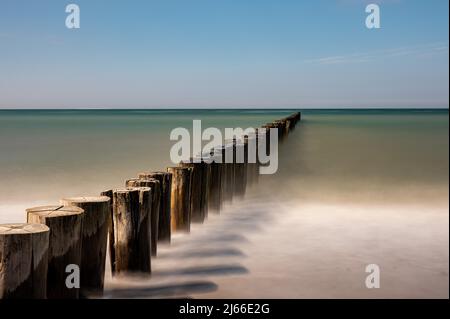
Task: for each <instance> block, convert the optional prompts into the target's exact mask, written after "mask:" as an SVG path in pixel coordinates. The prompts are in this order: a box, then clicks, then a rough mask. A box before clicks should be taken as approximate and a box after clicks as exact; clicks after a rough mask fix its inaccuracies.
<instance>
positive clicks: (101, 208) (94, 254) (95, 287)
mask: <svg viewBox="0 0 450 319" xmlns="http://www.w3.org/2000/svg"><path fill="white" fill-rule="evenodd" d="M60 203H61V205H64V206H76V207H79V208H81V209H83V210H84V216H83V239H82V240H83V243H82V251H81V266H80V277H81V278H80V282H81V286H80V294H81V295H82V296H90V295H93V296H99V295H100V296H101V295H102V294H103V284H104V278H105V262H106V244H107V239H108V226H109V224H110V221H109V219H110V218H111V215H110V198H109V197H106V196H97V197H73V198H63V199H62V200H61V201H60Z"/></svg>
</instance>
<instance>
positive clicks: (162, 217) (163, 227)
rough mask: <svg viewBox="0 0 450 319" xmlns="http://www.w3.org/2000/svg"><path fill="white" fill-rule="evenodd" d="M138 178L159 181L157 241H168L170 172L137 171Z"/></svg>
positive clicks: (169, 226)
mask: <svg viewBox="0 0 450 319" xmlns="http://www.w3.org/2000/svg"><path fill="white" fill-rule="evenodd" d="M139 178H141V179H147V178H154V179H157V180H158V181H159V184H160V188H161V196H160V204H159V223H158V241H161V242H170V235H171V222H170V198H171V187H172V174H170V173H167V172H148V173H147V172H145V173H139Z"/></svg>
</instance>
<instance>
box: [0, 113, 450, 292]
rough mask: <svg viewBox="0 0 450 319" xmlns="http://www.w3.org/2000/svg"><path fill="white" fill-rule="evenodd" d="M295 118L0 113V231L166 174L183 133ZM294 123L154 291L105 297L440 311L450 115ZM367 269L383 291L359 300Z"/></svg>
mask: <svg viewBox="0 0 450 319" xmlns="http://www.w3.org/2000/svg"><path fill="white" fill-rule="evenodd" d="M292 112H293V111H292V110H282V111H277V110H155V111H152V110H69V111H0V150H1V151H0V180H1V183H0V223H4V222H21V221H23V220H24V218H25V217H24V216H25V214H24V209H25V208H26V207H30V206H34V205H38V204H52V203H57V202H58V200H59V199H60V198H62V197H67V196H76V195H80V196H81V195H96V194H98V193H99V192H100V191H102V190H104V189H107V188H112V187H120V186H123V183H124V181H125V179H127V178H130V177H134V176H135V175H136V174H137V173H138V172H140V171H144V170H161V169H165V167H167V166H169V165H172V164H171V163H170V158H169V150H170V147H171V145H172V144H173V142H171V141H170V140H169V133H170V131H171V130H172V129H173V128H175V127H179V126H181V127H186V128H191V127H192V120H193V119H201V120H202V126H203V128H206V127H210V126H214V127H218V128H224V127H243V128H246V127H249V126H259V125H261V124H264V123H265V122H268V121H272V120H274V119H277V118H281V117H283V116H285V115H287V114H290V113H292ZM302 114H303V120H302V122H301V124H300V125H299V126H298V128H297V129H296V130H295V131H294V132H293V133H292V134H290V136H289V138H288V139H287V140H286V141H285V142H283V143H282V144H281V145H280V148H279V165H280V166H279V170H278V172H277V174H275V175H269V176H262V177H261V178H260V182H259V183H258V184H257V185H254V186H252V188H250V189H249V190H248V192H247V194H246V197H245V198H244V199H240V200H235V201H234V202H233V203H232V205H227V206H226V208H225V211H224V212H222V214H220V215H218V216H210V217H209V218H208V220H207V221H206V222H205V224H203V225H195V226H194V227H193V230H192V233H191V234H190V235H177V236H176V237H175V239H174V242H173V244H172V245H171V246H170V247H162V249H161V255H160V257H158V259H157V260H156V261H155V264H154V265H155V272H154V275H153V277H152V280H151V281H149V282H142V281H141V282H139V283H135V282H132V281H123V282H121V281H116V280H111V279H109V280H108V285H107V288H108V291H109V292H110V294H111V296H115V294H116V295H117V294H118V293H119V292H120V290H117V289H119V288H124V287H126V288H127V289H128V288H130V289H131V292H130V294H131V295H130V296H140V295H142V294H144V297H160V296H162V295H164V294H162V293H161V291H164V292H165V293H167V292H169V295H171V296H184V295H189V296H194V297H197V296H198V297H250V298H251V297H268V298H271V297H275V298H276V297H288V298H289V297H313V298H314V297H369V298H370V297H447V298H448V222H449V221H448V216H449V215H448V209H449V201H448V194H449V188H448V183H449V177H448V176H449V158H448V156H449V155H448V154H449V133H448V132H449V116H448V110H346V111H343V110H303V111H302ZM220 238H222V239H223V238H225V239H223V240H221V239H220ZM208 252H209V253H208ZM220 252H222V253H220ZM226 252H228V253H226ZM369 263H377V264H379V265H380V267H381V269H382V278H383V279H382V289H378V290H376V291H374V290H368V289H366V288H365V286H364V278H365V272H364V267H365V265H367V264H369ZM180 267H181V268H180ZM208 267H209V268H208ZM186 268H187V270H186ZM211 269H212V271H211ZM189 270H190V271H189ZM208 270H209V271H208ZM189 283H197V284H199V285H197V286H195V287H200V288H198V289H190V288H186V287H192V285H191V286H189V285H188V284H189ZM161 287H163V288H164V287H165V288H166V289H165V290H164V289H162V290H161V289H159V288H161ZM168 287H169V288H168ZM170 287H175V288H173V289H171V288H170ZM202 287H203V288H202ZM141 297H142V296H141Z"/></svg>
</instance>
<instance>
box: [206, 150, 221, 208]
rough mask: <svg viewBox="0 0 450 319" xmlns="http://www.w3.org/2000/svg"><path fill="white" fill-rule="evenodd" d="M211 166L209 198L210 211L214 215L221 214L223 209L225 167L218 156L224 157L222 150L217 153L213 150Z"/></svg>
mask: <svg viewBox="0 0 450 319" xmlns="http://www.w3.org/2000/svg"><path fill="white" fill-rule="evenodd" d="M210 154H211V160H212V162H211V164H210V177H209V183H208V187H209V197H208V210H209V212H212V213H220V210H221V209H222V179H223V178H224V176H223V175H222V169H223V168H225V166H224V165H223V164H222V163H221V162H218V161H217V156H218V155H222V150H221V149H219V150H218V153H216V150H215V149H212V150H211V153H210Z"/></svg>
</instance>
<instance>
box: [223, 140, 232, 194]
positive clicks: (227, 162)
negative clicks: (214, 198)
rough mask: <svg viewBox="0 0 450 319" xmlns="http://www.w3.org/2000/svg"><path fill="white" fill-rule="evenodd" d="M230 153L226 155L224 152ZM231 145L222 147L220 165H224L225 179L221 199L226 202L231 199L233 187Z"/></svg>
mask: <svg viewBox="0 0 450 319" xmlns="http://www.w3.org/2000/svg"><path fill="white" fill-rule="evenodd" d="M227 153H228V154H231V155H228V156H226V154H227ZM233 153H234V152H233V145H229V144H228V145H225V146H223V147H222V163H223V164H222V165H223V166H224V167H225V168H224V169H225V180H224V189H223V200H224V201H226V202H232V201H233V193H234V191H233V187H234V163H233V156H234V155H233Z"/></svg>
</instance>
